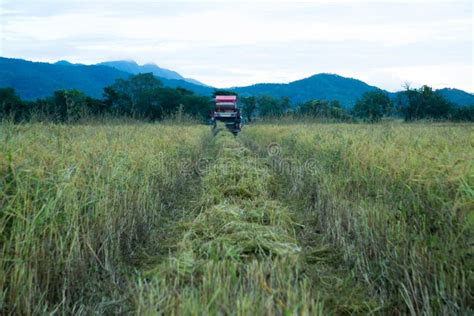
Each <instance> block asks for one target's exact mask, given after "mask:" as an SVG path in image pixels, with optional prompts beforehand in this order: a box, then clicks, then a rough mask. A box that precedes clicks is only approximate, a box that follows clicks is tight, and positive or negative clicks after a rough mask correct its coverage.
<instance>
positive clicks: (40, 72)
mask: <svg viewBox="0 0 474 316" xmlns="http://www.w3.org/2000/svg"><path fill="white" fill-rule="evenodd" d="M129 76H130V74H128V73H126V72H123V71H120V70H117V69H114V68H110V67H105V66H85V65H72V64H69V65H68V64H66V63H65V62H61V63H58V64H49V63H40V62H31V61H26V60H22V59H10V58H1V57H0V87H12V88H14V89H15V90H16V91H17V93H18V95H19V96H21V97H22V98H24V99H29V100H32V99H36V98H43V97H47V96H50V95H52V94H53V93H54V91H56V90H62V89H78V90H81V91H83V92H85V93H86V94H87V95H90V96H93V97H96V98H100V97H102V92H103V88H104V87H106V86H109V85H111V84H113V83H114V82H115V80H116V79H119V78H127V77H129Z"/></svg>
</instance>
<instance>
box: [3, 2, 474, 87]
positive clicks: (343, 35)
mask: <svg viewBox="0 0 474 316" xmlns="http://www.w3.org/2000/svg"><path fill="white" fill-rule="evenodd" d="M471 2H472V1H464V0H460V1H454V0H400V1H395V0H392V1H385V0H381V1H375V0H372V1H370V0H365V1H359V0H354V1H349V0H315V1H270V0H262V1H256V0H254V1H180V0H175V1H157V0H154V1H153V0H135V1H131V0H109V1H100V0H94V1H92V0H80V1H77V0H0V55H1V56H3V57H11V58H23V59H28V60H33V61H45V62H55V61H57V60H68V61H71V62H74V63H83V64H94V63H98V62H102V61H109V60H122V59H127V60H135V61H137V62H138V63H140V64H143V63H150V62H151V63H155V64H157V65H159V66H160V67H163V68H168V69H172V70H175V71H177V72H179V73H180V74H181V75H183V76H185V77H189V78H194V79H197V80H199V81H201V82H204V83H206V84H209V85H212V86H215V87H231V86H243V85H249V84H254V83H261V82H279V83H286V82H290V81H294V80H298V79H302V78H305V77H309V76H311V75H314V74H317V73H335V74H339V75H342V76H346V77H352V78H357V79H360V80H363V81H365V82H367V83H369V84H371V85H375V86H378V87H380V88H383V89H386V90H389V91H396V90H401V89H402V86H403V85H404V84H405V83H410V84H411V86H415V87H416V86H420V85H422V84H427V85H430V86H432V87H434V88H442V87H453V88H459V89H463V90H466V91H469V92H474V79H473V76H474V75H473V74H474V64H473V59H474V56H473V43H474V39H473V3H474V2H473V3H471Z"/></svg>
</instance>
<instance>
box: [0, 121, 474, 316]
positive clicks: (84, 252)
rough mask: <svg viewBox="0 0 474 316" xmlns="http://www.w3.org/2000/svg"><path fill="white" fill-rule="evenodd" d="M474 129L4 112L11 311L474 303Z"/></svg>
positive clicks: (460, 307)
mask: <svg viewBox="0 0 474 316" xmlns="http://www.w3.org/2000/svg"><path fill="white" fill-rule="evenodd" d="M473 140H474V128H473V125H470V124H466V125H462V124H433V123H423V124H401V123H383V124H376V125H363V124H317V123H299V124H291V123H287V124H256V125H249V126H246V127H245V128H244V130H243V131H242V133H241V134H240V135H239V136H237V137H234V136H232V134H230V133H228V132H227V131H225V130H219V131H218V132H217V133H211V131H210V128H209V127H208V126H202V125H197V124H177V123H172V122H171V123H166V124H144V123H132V122H129V123H117V122H110V123H108V124H93V123H91V124H89V125H69V126H68V125H55V124H25V125H13V124H10V123H8V122H4V123H2V124H1V125H0V142H1V143H0V179H1V180H0V209H1V211H0V252H1V258H0V314H25V315H31V314H71V313H73V314H87V315H88V314H112V313H114V314H140V315H141V314H166V315H169V314H171V315H205V314H210V315H215V314H230V315H255V314H257V315H294V314H297V315H327V314H399V313H402V314H470V313H472V312H473V308H474V307H473V303H472V302H473V301H474V299H473V287H474V275H473V268H474V264H473V263H474V261H473V260H474V259H473V258H474V257H473V245H474V243H473V241H474V240H473V237H474V234H473V232H474V231H473V228H474V227H473V225H474V215H473V209H474V189H473V187H474V166H473V158H474V141H473Z"/></svg>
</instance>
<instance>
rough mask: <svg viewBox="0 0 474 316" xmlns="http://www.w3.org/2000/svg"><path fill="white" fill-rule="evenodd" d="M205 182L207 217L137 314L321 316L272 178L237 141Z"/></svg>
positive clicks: (220, 151) (156, 278) (219, 151)
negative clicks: (271, 190)
mask: <svg viewBox="0 0 474 316" xmlns="http://www.w3.org/2000/svg"><path fill="white" fill-rule="evenodd" d="M211 150H212V151H213V153H214V154H215V157H216V160H215V162H214V163H213V164H212V165H211V166H210V167H209V169H208V170H207V173H206V174H205V175H204V176H203V177H202V187H203V201H202V205H203V210H202V211H201V212H200V213H199V214H198V215H197V216H196V218H195V219H194V220H193V221H191V222H189V223H186V224H185V225H186V230H185V233H184V235H183V238H182V240H181V241H180V242H179V243H178V245H177V251H176V253H175V254H174V255H173V256H172V257H170V258H169V259H168V260H167V261H165V262H164V263H162V264H160V265H158V266H157V267H156V268H155V269H153V270H152V271H149V272H148V273H147V279H145V280H144V281H142V282H141V283H140V285H139V286H138V288H137V296H136V297H135V298H134V305H135V306H136V310H137V312H138V313H148V312H156V311H159V312H161V313H166V314H168V313H172V314H209V313H210V314H215V313H224V314H255V313H257V314H271V315H274V314H312V315H314V314H320V313H322V309H323V306H322V304H321V303H320V302H319V301H318V300H317V299H315V297H314V296H313V295H312V290H311V284H310V281H309V280H308V278H306V277H305V276H304V274H303V273H302V271H301V269H302V266H301V264H300V261H301V259H300V252H301V249H300V247H299V245H298V243H297V240H296V238H295V230H294V227H295V224H294V223H293V221H292V219H291V216H290V214H289V211H288V210H287V209H286V208H285V207H284V206H283V205H282V204H281V203H279V202H278V201H274V200H271V197H270V196H269V193H268V190H267V187H268V184H269V181H270V179H271V175H270V172H269V170H268V168H267V167H266V166H264V165H263V164H262V163H261V162H260V161H259V160H258V159H256V158H255V157H253V156H252V155H251V153H250V151H249V150H248V149H246V148H245V147H243V146H242V144H241V143H240V142H239V141H238V140H237V138H235V137H233V136H232V135H231V134H230V133H227V132H225V133H223V132H221V133H219V134H218V135H216V137H215V138H214V140H213V144H212V148H211Z"/></svg>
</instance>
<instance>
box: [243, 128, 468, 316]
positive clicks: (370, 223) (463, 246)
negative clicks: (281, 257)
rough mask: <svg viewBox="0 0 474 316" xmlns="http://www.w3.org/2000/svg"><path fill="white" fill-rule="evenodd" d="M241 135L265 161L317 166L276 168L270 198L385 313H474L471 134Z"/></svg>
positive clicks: (300, 131)
mask: <svg viewBox="0 0 474 316" xmlns="http://www.w3.org/2000/svg"><path fill="white" fill-rule="evenodd" d="M243 135H244V137H245V140H246V142H247V143H248V144H249V146H253V148H254V149H255V150H257V151H259V152H260V154H261V155H262V156H265V155H267V149H266V146H267V145H268V144H270V143H272V142H276V143H278V144H279V146H280V147H281V155H280V156H279V157H278V158H277V159H280V160H281V161H284V162H286V163H287V164H293V165H303V166H304V162H305V161H308V160H309V161H311V164H310V166H311V168H309V169H304V168H303V169H304V172H300V173H285V172H283V173H281V172H280V171H281V170H277V169H278V168H276V171H277V172H276V173H277V174H278V181H276V182H275V184H274V194H275V195H276V196H278V197H279V198H280V199H282V200H286V201H288V203H289V204H291V205H293V206H294V208H295V209H298V210H299V212H300V216H301V217H300V218H304V219H305V221H306V222H307V228H306V229H305V230H309V231H311V230H312V231H313V234H308V233H307V232H306V233H305V235H304V236H303V238H307V239H308V238H309V239H310V241H307V242H311V240H324V242H325V243H327V244H328V245H330V247H332V248H333V249H337V250H338V251H341V252H342V257H341V263H342V264H343V265H344V267H345V269H347V270H350V271H353V272H354V273H356V276H357V278H358V279H359V280H363V281H364V282H365V283H366V284H367V285H368V286H370V288H371V290H372V293H373V294H374V295H375V297H377V299H378V300H379V302H380V303H381V304H382V305H383V306H385V309H386V311H390V312H392V313H400V312H401V313H411V314H420V313H426V314H460V313H461V314H462V313H469V312H472V309H473V305H472V302H473V297H472V290H473V280H474V279H473V273H472V267H473V253H472V245H473V241H474V240H473V224H474V222H473V209H474V190H473V186H474V167H473V158H474V142H473V139H474V129H473V126H472V125H454V124H429V123H427V124H397V123H388V124H378V125H354V124H353V125H349V124H330V125H327V124H306V125H288V126H281V125H280V126H277V125H268V124H267V125H261V126H254V127H252V128H247V129H246V130H245V131H244V133H243ZM272 159H274V158H272ZM308 236H310V237H308Z"/></svg>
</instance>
